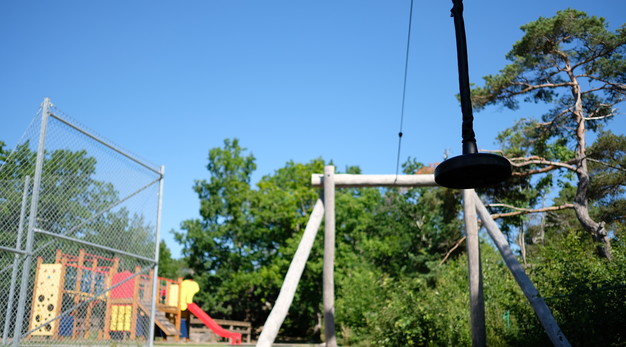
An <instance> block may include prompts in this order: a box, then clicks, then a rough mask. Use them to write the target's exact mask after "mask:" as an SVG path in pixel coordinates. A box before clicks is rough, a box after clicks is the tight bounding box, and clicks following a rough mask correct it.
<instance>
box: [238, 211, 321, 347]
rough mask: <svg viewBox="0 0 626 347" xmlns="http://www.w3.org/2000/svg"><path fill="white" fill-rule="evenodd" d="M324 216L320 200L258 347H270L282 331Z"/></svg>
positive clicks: (307, 225) (264, 327)
mask: <svg viewBox="0 0 626 347" xmlns="http://www.w3.org/2000/svg"><path fill="white" fill-rule="evenodd" d="M323 215H324V205H323V204H322V201H321V200H319V199H318V200H317V202H316V203H315V206H314V207H313V212H312V213H311V216H310V217H309V221H308V223H307V224H306V228H305V229H304V233H303V234H302V239H300V244H299V245H298V249H297V250H296V254H294V256H293V259H292V260H291V264H290V265H289V270H287V275H285V281H284V282H283V285H282V286H281V287H280V293H279V294H278V299H276V303H275V304H274V307H273V308H272V312H270V315H269V316H268V317H267V320H266V321H265V325H264V326H263V331H262V332H261V336H259V341H258V342H257V345H256V346H257V347H270V346H272V344H273V343H274V340H275V339H276V336H277V335H278V330H280V326H281V325H282V324H283V321H284V320H285V317H287V312H289V306H291V302H292V301H293V297H294V295H295V294H296V289H297V288H298V282H299V281H300V277H301V276H302V272H303V271H304V267H305V265H306V261H307V259H308V258H309V254H310V253H311V248H313V242H314V241H315V236H316V235H317V230H318V229H319V227H320V224H322V217H323ZM248 342H250V332H248Z"/></svg>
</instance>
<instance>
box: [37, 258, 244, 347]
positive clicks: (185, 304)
mask: <svg viewBox="0 0 626 347" xmlns="http://www.w3.org/2000/svg"><path fill="white" fill-rule="evenodd" d="M119 263H120V260H119V258H105V257H101V256H97V255H94V254H89V253H86V252H85V250H83V249H81V250H80V251H79V254H78V255H71V254H66V253H63V252H62V251H61V250H57V252H56V256H55V260H54V263H50V264H46V263H44V262H43V258H42V257H39V258H38V260H37V267H36V272H35V273H36V275H35V282H34V283H33V286H34V289H33V298H32V306H33V307H32V310H31V311H32V312H33V313H32V315H31V320H30V329H32V330H33V332H32V333H31V335H30V336H31V337H30V339H31V340H33V341H40V342H41V341H46V342H49V341H55V340H64V341H68V340H74V341H82V340H89V339H95V340H96V341H107V340H115V341H120V340H128V341H136V340H139V341H148V340H151V339H152V336H149V335H148V334H149V329H146V328H147V324H146V323H147V321H148V317H149V316H150V310H151V305H152V302H151V300H152V297H151V296H150V295H149V293H152V284H153V283H154V282H153V280H152V276H153V274H152V273H150V274H149V275H142V274H140V273H139V268H136V269H135V272H134V273H132V272H130V271H128V270H124V271H119ZM157 283H158V286H159V287H158V293H159V296H158V298H157V300H158V302H157V303H156V308H157V313H156V316H155V319H154V324H155V325H156V326H157V327H158V328H159V329H160V331H161V332H162V334H163V335H165V336H166V337H167V338H168V339H170V338H173V339H174V340H176V341H178V340H179V337H180V335H183V336H185V333H182V334H181V333H180V332H182V331H183V330H184V329H185V326H184V324H183V320H184V319H183V318H182V315H183V311H185V310H189V312H190V313H191V314H193V315H194V316H195V317H198V319H199V320H200V321H201V322H202V323H203V324H205V325H206V326H207V327H208V328H209V329H210V330H211V331H213V332H214V333H215V334H216V335H217V336H220V337H223V338H227V339H230V341H231V344H241V339H242V335H241V333H238V332H232V331H228V330H226V329H223V328H222V327H221V326H220V325H219V324H218V323H217V322H216V321H215V320H213V319H212V318H211V317H210V316H209V315H208V314H206V313H205V312H204V311H203V310H202V309H201V308H200V307H199V306H198V305H196V304H195V303H193V297H194V295H195V294H196V293H197V292H198V291H199V287H198V285H197V283H195V282H194V281H191V280H184V281H183V280H182V279H181V278H179V279H178V281H174V280H171V279H167V278H161V277H158V278H157ZM104 288H113V289H112V290H110V291H108V292H104V291H103V289H104ZM82 302H87V304H86V308H85V309H84V310H81V311H76V312H72V313H71V314H65V315H63V311H66V310H67V309H69V308H71V307H75V306H78V305H80V304H81V303H82ZM57 316H61V318H60V319H57V320H52V321H50V320H51V319H52V318H54V317H57ZM47 321H50V323H47V324H45V325H44V326H43V328H41V329H38V327H39V326H40V325H41V323H42V322H47ZM188 323H189V322H187V324H188ZM186 336H188V335H186ZM248 339H249V335H248Z"/></svg>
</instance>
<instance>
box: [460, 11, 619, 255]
mask: <svg viewBox="0 0 626 347" xmlns="http://www.w3.org/2000/svg"><path fill="white" fill-rule="evenodd" d="M521 29H522V30H523V31H524V36H523V37H522V39H521V40H519V41H518V42H517V43H515V44H514V45H513V49H512V50H511V51H510V52H509V53H508V54H507V59H508V60H510V61H511V63H510V64H509V65H507V66H505V67H504V68H503V69H502V70H501V71H500V73H499V74H497V75H490V76H486V77H484V79H485V84H484V86H483V87H477V88H474V89H473V91H472V95H473V104H474V106H475V107H477V108H478V109H482V108H484V107H485V106H487V105H494V104H501V105H504V106H506V107H508V108H511V109H517V108H518V107H519V102H520V101H531V102H542V103H546V104H549V105H551V106H552V107H551V108H550V109H549V110H548V111H547V112H546V113H545V114H544V115H542V117H541V119H540V120H537V119H523V120H521V121H520V122H518V124H517V125H516V126H514V127H513V128H511V129H507V130H505V131H504V132H502V134H501V135H500V138H499V139H500V142H501V144H502V146H503V151H504V154H505V155H506V156H507V157H509V159H510V160H511V161H512V163H513V166H514V168H515V172H514V176H515V179H514V180H513V183H516V184H517V185H518V187H521V190H522V191H524V190H526V191H527V192H528V194H526V195H528V198H529V199H536V198H537V197H538V196H539V195H542V192H541V190H543V192H545V191H546V189H549V188H550V187H552V186H553V184H554V182H553V181H554V180H559V181H561V182H562V183H563V182H567V181H569V180H570V178H572V177H573V175H575V177H576V191H575V194H574V196H573V199H572V200H571V201H570V202H569V203H568V205H562V206H559V207H560V208H569V207H571V208H573V209H574V211H575V215H576V218H577V219H578V221H579V223H580V225H581V226H582V227H583V228H584V230H586V231H587V232H588V233H589V234H590V235H591V236H592V238H593V240H594V241H595V242H596V244H597V245H598V250H599V253H600V255H601V256H603V257H605V258H607V259H611V258H612V256H611V243H610V237H609V232H610V231H615V229H613V230H611V229H610V228H608V227H609V225H606V221H605V220H600V219H598V218H599V217H601V216H600V215H597V216H593V214H592V213H591V210H592V209H593V207H592V206H591V204H592V203H593V202H594V201H593V199H592V198H593V192H592V189H593V185H594V183H593V178H594V177H593V176H592V175H593V173H594V172H593V170H592V169H591V168H590V159H593V158H590V154H591V153H589V150H588V149H589V144H588V141H589V139H588V136H587V134H588V132H590V131H591V132H596V131H598V130H599V129H601V128H602V127H603V125H604V124H605V123H606V122H607V121H609V120H610V119H612V118H616V117H621V116H623V115H621V114H618V112H617V109H616V107H617V105H618V104H620V103H621V102H622V101H623V100H624V98H625V97H626V59H625V56H624V54H625V53H626V28H625V27H624V26H622V27H620V28H619V29H617V30H616V31H615V32H611V31H609V30H608V24H607V23H606V22H605V20H604V19H603V18H598V17H593V16H588V15H587V14H585V13H584V12H581V11H577V10H573V9H567V10H563V11H559V12H557V14H556V15H555V16H554V17H551V18H543V17H542V18H539V19H538V20H536V21H534V22H531V23H529V24H527V25H524V26H522V28H521ZM606 159H607V158H598V159H597V160H598V161H599V163H602V164H606V165H610V163H608V162H606V161H603V160H606ZM594 162H595V161H594ZM531 175H541V176H542V177H541V178H534V180H533V181H530V180H521V181H520V180H519V179H518V178H524V177H528V176H531ZM531 182H532V184H533V185H534V184H536V185H537V188H538V189H539V190H533V188H532V187H528V185H530V184H531ZM621 185H623V181H622V182H621V183H619V182H616V183H614V184H613V187H614V188H612V189H618V190H619V189H620V188H618V187H619V186H621ZM510 190H513V191H514V190H515V189H510ZM500 193H502V192H500ZM505 193H506V192H505ZM619 195H620V194H617V196H619ZM498 196H499V197H500V196H503V195H498ZM523 197H524V196H523V195H522V196H519V197H517V199H518V200H517V202H520V201H521V200H522V198H523ZM613 197H616V195H614V196H613ZM621 198H622V196H620V197H618V199H621ZM530 202H531V203H532V202H533V201H530ZM494 207H496V208H503V207H505V208H506V207H508V206H506V205H497V206H494ZM521 207H526V206H521ZM533 207H534V206H533ZM559 207H557V206H554V207H552V208H553V209H556V208H559ZM525 212H528V211H525ZM607 228H608V229H607Z"/></svg>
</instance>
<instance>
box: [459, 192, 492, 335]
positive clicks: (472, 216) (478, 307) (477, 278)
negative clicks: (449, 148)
mask: <svg viewBox="0 0 626 347" xmlns="http://www.w3.org/2000/svg"><path fill="white" fill-rule="evenodd" d="M473 194H474V190H473V189H463V220H464V222H465V233H466V237H467V240H466V242H465V244H466V245H467V267H468V277H469V291H470V326H471V330H472V346H486V345H487V334H486V332H485V298H484V296H483V275H482V268H481V264H480V242H479V240H478V223H477V220H476V208H475V207H474V199H473Z"/></svg>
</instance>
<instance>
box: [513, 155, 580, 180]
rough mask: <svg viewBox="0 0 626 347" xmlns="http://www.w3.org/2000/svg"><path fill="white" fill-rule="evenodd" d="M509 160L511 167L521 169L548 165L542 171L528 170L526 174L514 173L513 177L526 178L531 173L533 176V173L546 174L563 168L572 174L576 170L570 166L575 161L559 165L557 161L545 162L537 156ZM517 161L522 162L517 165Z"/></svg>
mask: <svg viewBox="0 0 626 347" xmlns="http://www.w3.org/2000/svg"><path fill="white" fill-rule="evenodd" d="M510 160H511V165H513V166H514V167H518V168H519V167H523V166H528V165H533V164H538V165H548V166H547V167H545V168H542V169H537V170H530V171H526V172H514V173H513V175H514V176H527V175H529V174H531V173H532V174H534V173H541V172H547V171H551V170H555V169H558V168H565V169H568V170H570V171H574V172H577V170H578V169H577V168H576V167H575V166H574V165H572V164H573V163H575V162H576V161H575V160H573V161H570V162H567V163H561V162H558V161H550V160H546V159H544V158H541V157H537V156H533V157H528V158H513V159H510ZM517 161H522V162H521V163H517Z"/></svg>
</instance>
